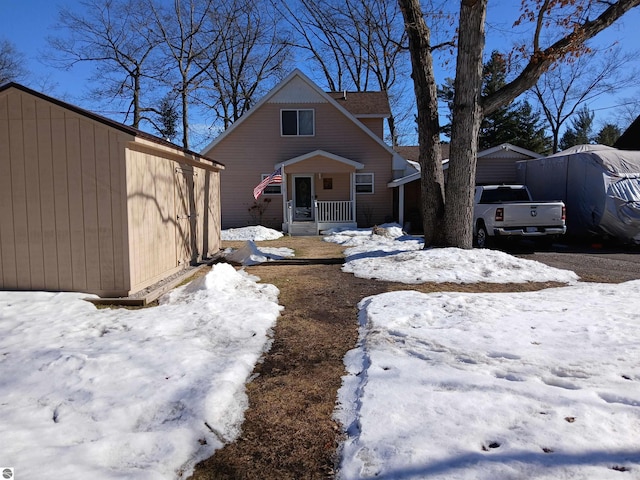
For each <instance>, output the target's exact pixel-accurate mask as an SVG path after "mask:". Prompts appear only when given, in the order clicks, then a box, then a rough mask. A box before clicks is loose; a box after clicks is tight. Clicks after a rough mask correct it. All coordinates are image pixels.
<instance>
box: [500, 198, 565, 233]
mask: <svg viewBox="0 0 640 480" xmlns="http://www.w3.org/2000/svg"><path fill="white" fill-rule="evenodd" d="M561 223H562V204H561V203H555V202H553V203H537V202H536V203H510V204H508V205H505V206H504V222H502V223H501V225H502V226H504V227H509V226H513V227H518V226H522V225H530V226H532V227H535V226H540V227H543V226H551V225H558V224H561Z"/></svg>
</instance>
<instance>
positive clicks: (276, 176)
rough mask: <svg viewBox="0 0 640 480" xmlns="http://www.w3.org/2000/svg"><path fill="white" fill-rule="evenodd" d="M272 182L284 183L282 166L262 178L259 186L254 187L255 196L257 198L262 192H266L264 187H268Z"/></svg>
mask: <svg viewBox="0 0 640 480" xmlns="http://www.w3.org/2000/svg"><path fill="white" fill-rule="evenodd" d="M271 183H282V167H278V169H277V170H276V171H275V172H273V173H272V174H271V175H269V176H268V177H266V178H265V179H264V180H262V181H261V182H260V183H259V184H258V186H257V187H256V188H254V189H253V198H255V199H256V200H257V199H258V197H259V196H260V195H262V192H264V189H265V188H267V185H269V184H271Z"/></svg>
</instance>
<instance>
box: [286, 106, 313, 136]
mask: <svg viewBox="0 0 640 480" xmlns="http://www.w3.org/2000/svg"><path fill="white" fill-rule="evenodd" d="M313 117H314V116H313V110H281V122H280V124H281V127H282V130H281V131H282V135H286V136H299V137H300V136H312V135H313V134H314V118H313Z"/></svg>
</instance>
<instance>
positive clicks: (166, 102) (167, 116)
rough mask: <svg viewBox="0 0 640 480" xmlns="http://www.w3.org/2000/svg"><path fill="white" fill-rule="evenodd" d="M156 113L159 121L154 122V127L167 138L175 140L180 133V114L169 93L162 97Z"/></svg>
mask: <svg viewBox="0 0 640 480" xmlns="http://www.w3.org/2000/svg"><path fill="white" fill-rule="evenodd" d="M156 115H157V121H156V122H154V127H155V129H156V130H157V131H158V134H159V135H160V136H161V137H162V138H164V139H166V140H169V141H173V139H174V138H175V137H176V135H177V134H178V120H179V118H180V115H179V114H178V110H177V109H176V105H175V102H174V100H173V98H172V97H171V96H169V95H167V96H165V97H164V98H163V99H162V101H161V102H160V108H159V109H158V111H157V113H156Z"/></svg>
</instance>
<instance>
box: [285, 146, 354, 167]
mask: <svg viewBox="0 0 640 480" xmlns="http://www.w3.org/2000/svg"><path fill="white" fill-rule="evenodd" d="M313 157H325V158H328V159H329V160H333V161H335V162H339V163H344V164H345V165H350V166H352V167H353V168H355V169H356V170H362V169H363V168H364V164H363V163H360V162H356V161H354V160H350V159H348V158H344V157H341V156H340V155H335V154H333V153H329V152H326V151H324V150H314V151H313V152H309V153H305V154H304V155H300V156H298V157H294V158H290V159H289V160H286V161H284V162H278V163H276V165H275V166H276V168H278V167H279V166H282V167H286V166H287V165H293V164H294V163H299V162H303V161H305V160H308V159H310V158H313Z"/></svg>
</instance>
